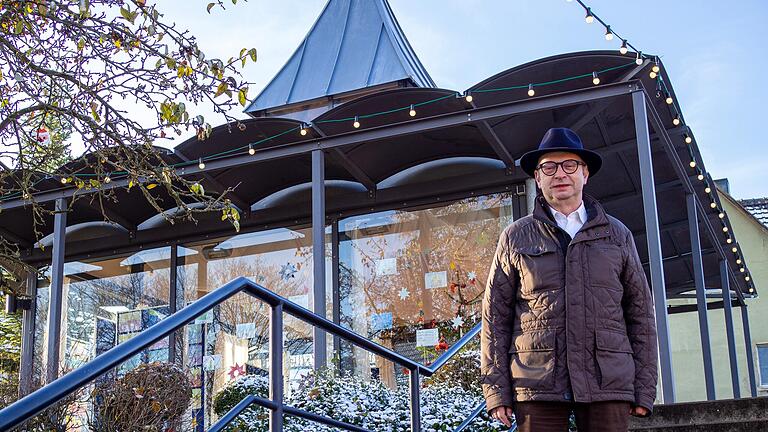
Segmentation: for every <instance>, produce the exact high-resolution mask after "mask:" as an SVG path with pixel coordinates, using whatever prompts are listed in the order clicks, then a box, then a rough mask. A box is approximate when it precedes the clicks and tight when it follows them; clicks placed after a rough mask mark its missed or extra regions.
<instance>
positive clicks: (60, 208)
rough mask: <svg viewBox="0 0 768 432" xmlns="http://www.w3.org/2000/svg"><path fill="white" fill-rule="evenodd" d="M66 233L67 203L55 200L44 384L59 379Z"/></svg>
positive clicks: (59, 199) (62, 200) (61, 199)
mask: <svg viewBox="0 0 768 432" xmlns="http://www.w3.org/2000/svg"><path fill="white" fill-rule="evenodd" d="M66 231H67V201H66V200H65V199H64V198H58V199H57V200H56V207H55V215H54V217H53V251H52V255H51V258H52V259H51V286H50V288H49V290H48V295H49V301H48V360H47V372H46V382H48V383H50V382H53V381H54V380H55V379H56V378H58V377H59V347H60V343H61V319H62V318H61V305H62V300H63V299H62V296H63V295H64V293H63V291H64V243H65V241H66V240H65V239H66Z"/></svg>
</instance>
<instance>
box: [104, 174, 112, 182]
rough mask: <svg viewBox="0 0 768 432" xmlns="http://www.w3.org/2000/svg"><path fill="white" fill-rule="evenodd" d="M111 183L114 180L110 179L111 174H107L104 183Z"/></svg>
mask: <svg viewBox="0 0 768 432" xmlns="http://www.w3.org/2000/svg"><path fill="white" fill-rule="evenodd" d="M111 181H112V179H111V178H110V177H109V174H107V175H106V177H104V183H109V182H111Z"/></svg>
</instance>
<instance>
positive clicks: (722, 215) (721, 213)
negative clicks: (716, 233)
mask: <svg viewBox="0 0 768 432" xmlns="http://www.w3.org/2000/svg"><path fill="white" fill-rule="evenodd" d="M717 217H719V218H720V219H722V218H724V217H725V213H723V212H720V213H719V214H718V215H717Z"/></svg>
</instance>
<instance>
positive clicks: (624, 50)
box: [619, 39, 629, 55]
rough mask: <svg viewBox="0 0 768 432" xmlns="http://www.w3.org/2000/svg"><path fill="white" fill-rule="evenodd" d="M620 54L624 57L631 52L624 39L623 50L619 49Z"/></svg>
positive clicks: (622, 42)
mask: <svg viewBox="0 0 768 432" xmlns="http://www.w3.org/2000/svg"><path fill="white" fill-rule="evenodd" d="M619 52H620V53H621V54H622V55H623V54H626V53H628V52H629V49H628V48H627V41H626V40H624V39H622V40H621V48H619Z"/></svg>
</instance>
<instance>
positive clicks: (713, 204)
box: [709, 202, 717, 208]
mask: <svg viewBox="0 0 768 432" xmlns="http://www.w3.org/2000/svg"><path fill="white" fill-rule="evenodd" d="M715 207H717V204H715V203H714V202H711V203H709V208H715Z"/></svg>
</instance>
